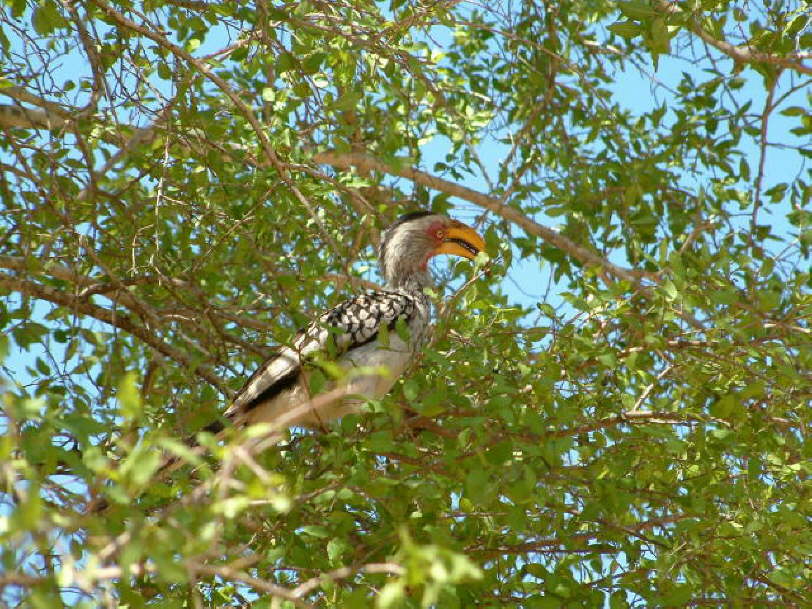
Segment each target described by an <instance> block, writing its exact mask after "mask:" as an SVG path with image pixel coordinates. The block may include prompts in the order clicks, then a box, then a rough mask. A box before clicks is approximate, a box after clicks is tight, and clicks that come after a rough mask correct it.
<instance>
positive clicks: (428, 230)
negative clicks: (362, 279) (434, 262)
mask: <svg viewBox="0 0 812 609" xmlns="http://www.w3.org/2000/svg"><path fill="white" fill-rule="evenodd" d="M484 250H485V241H483V239H482V237H480V236H479V235H478V234H477V233H476V231H475V230H474V229H473V228H471V227H470V226H468V225H466V224H463V223H462V222H459V221H457V220H452V219H451V218H447V217H446V216H443V215H442V214H435V213H432V212H425V211H422V212H413V213H410V214H406V215H403V216H401V217H400V218H398V220H397V221H396V222H395V223H394V224H392V226H390V227H389V228H387V229H386V230H385V231H384V233H383V235H382V237H381V251H380V258H381V273H382V274H383V277H384V279H385V280H386V284H387V285H388V286H389V287H400V286H402V285H404V284H406V283H409V282H415V283H416V284H417V285H421V286H422V285H428V284H429V283H430V278H429V274H428V266H427V265H428V262H429V259H430V258H432V257H433V256H437V255H439V254H449V255H452V256H461V257H463V258H469V259H472V260H473V259H474V258H476V255H477V254H478V253H479V252H482V251H484Z"/></svg>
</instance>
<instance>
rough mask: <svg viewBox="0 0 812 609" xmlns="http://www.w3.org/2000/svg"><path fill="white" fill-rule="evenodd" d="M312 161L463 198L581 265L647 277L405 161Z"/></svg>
mask: <svg viewBox="0 0 812 609" xmlns="http://www.w3.org/2000/svg"><path fill="white" fill-rule="evenodd" d="M314 160H315V161H316V162H317V163H324V164H325V165H332V166H333V167H337V168H339V169H349V168H351V167H356V168H360V169H366V170H376V171H380V172H383V173H388V174H390V175H396V176H400V177H402V178H407V179H409V180H412V181H414V182H416V183H418V184H422V185H423V186H427V187H428V188H433V189H435V190H439V191H441V192H445V193H447V194H449V195H452V196H454V197H459V198H460V199H465V200H466V201H470V202H471V203H473V204H475V205H478V206H480V207H482V208H484V209H487V210H489V211H492V212H493V213H495V214H496V215H497V216H499V217H501V218H504V219H505V220H507V221H509V222H513V223H514V224H517V225H518V226H520V227H521V228H522V229H524V231H525V232H526V233H527V234H529V235H533V236H536V237H540V238H541V239H543V240H544V241H546V242H547V243H549V244H550V245H553V246H555V247H557V248H558V249H560V250H562V251H564V252H566V253H567V254H569V255H570V256H572V257H573V258H575V259H576V260H578V261H579V262H580V263H581V264H583V265H584V266H594V267H599V268H601V269H603V270H605V271H606V272H608V273H610V274H612V275H614V276H615V277H617V278H620V279H625V280H626V281H630V282H631V283H634V284H637V283H639V281H640V279H641V278H642V277H645V276H648V274H645V273H641V272H640V271H635V270H632V269H626V268H623V267H620V266H617V265H615V264H612V263H611V262H609V261H608V260H606V259H604V258H601V257H600V256H599V255H597V254H595V253H594V252H592V251H590V250H589V249H587V248H585V247H583V246H581V245H578V244H577V243H575V242H574V241H572V240H570V239H569V238H568V237H565V236H564V235H562V234H560V233H557V232H555V231H554V230H552V229H550V228H547V227H546V226H543V225H541V224H539V223H538V222H535V221H533V220H531V219H530V218H528V217H527V216H525V215H524V214H523V213H522V212H520V211H518V210H516V209H514V208H512V207H509V206H507V205H505V204H503V203H501V202H500V201H499V199H497V198H496V197H491V196H489V195H486V194H484V193H481V192H478V191H476V190H473V189H471V188H468V187H466V186H460V185H459V184H455V183H454V182H449V181H448V180H444V179H443V178H438V177H436V176H433V175H431V174H429V173H426V172H424V171H420V170H418V169H414V168H413V167H411V166H409V165H407V164H406V163H405V162H404V163H403V164H402V165H401V166H400V167H390V166H389V165H387V164H386V163H384V162H383V161H381V160H380V159H377V158H375V157H373V156H370V155H367V154H360V153H336V152H322V153H319V154H317V155H316V156H315V157H314Z"/></svg>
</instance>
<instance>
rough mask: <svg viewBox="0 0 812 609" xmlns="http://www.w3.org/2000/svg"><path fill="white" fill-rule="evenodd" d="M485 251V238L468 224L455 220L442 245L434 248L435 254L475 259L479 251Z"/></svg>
mask: <svg viewBox="0 0 812 609" xmlns="http://www.w3.org/2000/svg"><path fill="white" fill-rule="evenodd" d="M484 251H485V240H484V239H483V238H482V237H480V236H479V234H478V233H477V232H476V231H475V230H474V229H473V228H471V227H470V226H468V225H467V224H463V223H462V222H455V223H454V225H453V226H451V227H450V228H449V229H448V230H447V231H446V236H445V239H443V242H442V243H441V244H440V246H439V247H438V248H437V249H435V250H434V254H435V255H437V254H450V255H452V256H462V257H463V258H468V259H470V260H473V259H475V258H476V256H477V254H478V253H479V252H484Z"/></svg>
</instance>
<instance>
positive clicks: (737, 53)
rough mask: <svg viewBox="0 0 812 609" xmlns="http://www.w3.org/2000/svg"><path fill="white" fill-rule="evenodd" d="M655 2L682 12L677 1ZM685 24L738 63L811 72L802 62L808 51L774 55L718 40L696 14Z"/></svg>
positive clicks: (667, 10) (668, 10) (666, 9)
mask: <svg viewBox="0 0 812 609" xmlns="http://www.w3.org/2000/svg"><path fill="white" fill-rule="evenodd" d="M657 4H658V6H659V8H660V10H661V11H663V12H664V13H668V14H670V15H677V14H680V13H684V10H683V9H682V8H680V7H679V6H678V5H677V3H669V2H665V1H664V0H659V1H658V2H657ZM685 25H686V27H687V28H688V31H690V32H691V33H693V34H695V35H696V36H699V38H701V39H702V40H703V41H704V42H705V43H706V44H708V45H710V46H712V47H713V48H714V49H716V50H717V51H721V52H722V53H724V54H725V55H727V56H728V57H730V58H731V59H733V60H734V61H738V62H740V63H759V62H761V63H770V64H774V65H778V66H781V67H782V68H787V69H789V70H795V71H796V72H800V73H801V74H812V66H807V65H805V64H804V63H803V60H804V59H808V58H809V54H808V53H798V54H797V55H789V56H787V55H776V54H774V53H763V52H761V51H759V50H757V49H754V48H752V47H749V46H737V45H735V44H731V43H729V42H728V41H726V40H718V39H717V38H714V37H713V36H712V35H711V34H710V32H708V31H707V30H706V29H705V28H704V27H703V26H702V24H701V23H700V21H699V19H698V18H697V16H696V15H691V16H690V17H689V18H688V19H687V20H686V21H685Z"/></svg>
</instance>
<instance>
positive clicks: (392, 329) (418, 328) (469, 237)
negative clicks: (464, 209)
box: [204, 211, 485, 433]
mask: <svg viewBox="0 0 812 609" xmlns="http://www.w3.org/2000/svg"><path fill="white" fill-rule="evenodd" d="M484 251H485V241H484V240H483V239H482V237H481V236H480V235H479V234H478V233H477V232H476V231H475V230H474V229H473V228H472V227H470V226H468V225H466V224H464V223H462V222H459V221H458V220H453V219H451V218H449V217H447V216H445V215H443V214H439V213H434V212H431V211H416V212H411V213H407V214H404V215H402V216H400V217H399V218H398V219H397V220H396V221H395V222H394V223H393V224H392V225H391V226H389V227H388V228H387V229H385V230H384V231H383V233H382V235H381V241H380V249H379V252H378V253H379V264H380V274H381V277H382V278H383V280H384V286H383V288H381V289H376V290H370V291H366V292H364V293H361V294H358V295H356V296H353V297H351V298H349V299H347V300H345V301H343V302H341V303H340V304H338V305H337V306H335V307H333V308H332V309H329V310H327V311H325V312H323V313H322V314H320V315H319V316H318V317H317V318H316V319H315V320H313V321H312V322H311V323H310V324H309V325H308V326H307V327H305V328H304V329H303V330H301V331H300V332H299V333H298V334H297V335H296V336H295V338H294V339H293V341H291V344H290V345H289V346H282V347H280V348H278V349H277V350H276V352H275V353H274V354H273V355H272V356H271V357H270V358H268V359H267V360H266V361H265V362H264V363H262V365H260V366H259V368H257V370H256V371H255V372H254V374H253V375H252V376H251V377H250V378H249V379H248V380H247V381H246V383H245V384H244V385H243V387H242V389H240V390H239V391H238V392H237V393H236V395H235V396H234V398H233V400H232V401H231V403H230V405H229V406H228V408H227V409H226V410H225V412H224V413H223V419H224V420H225V421H229V422H231V423H232V424H233V425H235V426H237V427H246V426H249V425H254V424H257V423H269V424H271V425H272V426H275V427H286V428H288V427H303V428H324V427H325V426H326V425H327V424H328V423H329V422H330V421H333V420H335V419H339V418H341V417H343V416H345V415H347V414H350V413H356V412H358V411H360V410H361V407H362V406H363V405H364V404H365V403H366V402H367V401H368V400H375V399H380V398H382V397H383V396H385V395H386V394H387V393H389V391H390V389H391V388H392V386H393V385H394V384H395V382H396V381H397V379H398V378H399V377H400V376H401V375H402V374H403V372H404V371H405V370H406V369H407V368H408V367H409V366H410V364H411V363H412V362H413V361H414V359H415V357H416V355H417V353H418V352H419V351H420V349H421V348H422V347H423V346H424V344H425V342H426V341H427V339H428V337H429V333H430V319H431V302H430V300H429V297H428V295H427V294H426V292H425V288H427V287H429V286H431V285H432V283H433V282H432V279H431V275H430V273H429V270H428V262H429V260H430V259H431V258H432V257H434V256H437V255H441V254H446V255H451V256H459V257H462V258H468V259H471V260H473V259H475V258H476V257H477V255H478V254H479V253H480V252H484ZM323 361H331V362H332V363H334V364H335V366H333V367H332V368H331V369H332V370H333V371H335V370H338V372H339V374H338V375H337V376H338V378H337V379H334V380H333V381H332V382H331V383H330V384H328V386H327V387H325V388H324V389H326V392H324V391H323V392H322V393H320V394H319V395H318V396H315V395H312V394H311V391H310V389H311V383H310V382H309V381H310V379H311V377H312V371H313V370H314V367H317V366H318V365H319V363H320V362H323ZM336 366H337V368H336ZM224 420H222V419H221V420H218V421H215V422H214V423H212V424H210V425H208V426H207V427H205V428H204V430H205V431H208V432H211V433H219V432H221V431H222V430H223V429H224V427H225V425H224Z"/></svg>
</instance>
